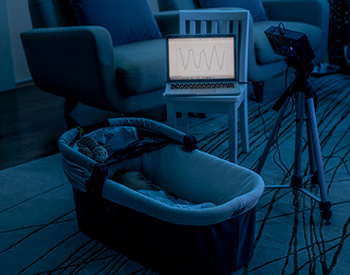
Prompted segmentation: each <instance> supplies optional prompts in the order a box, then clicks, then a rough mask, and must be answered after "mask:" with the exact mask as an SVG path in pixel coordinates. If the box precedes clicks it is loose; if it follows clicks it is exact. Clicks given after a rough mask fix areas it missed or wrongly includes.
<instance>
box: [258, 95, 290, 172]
mask: <svg viewBox="0 0 350 275" xmlns="http://www.w3.org/2000/svg"><path fill="white" fill-rule="evenodd" d="M288 102H289V97H288V99H287V100H286V101H285V102H284V104H283V106H282V108H281V109H280V111H279V115H278V118H277V121H276V123H275V125H274V127H273V129H272V131H271V133H270V136H269V138H268V140H267V143H266V145H265V148H264V152H263V154H262V155H261V158H260V160H259V162H258V165H257V166H256V168H255V172H257V173H258V174H260V173H261V170H262V169H263V166H264V164H265V161H266V158H267V155H268V154H269V151H270V148H271V146H272V144H273V143H274V142H275V137H276V135H277V132H278V129H279V128H280V125H281V122H282V119H283V115H284V113H285V111H286V109H287V106H288Z"/></svg>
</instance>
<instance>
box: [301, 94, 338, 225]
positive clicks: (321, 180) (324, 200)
mask: <svg viewBox="0 0 350 275" xmlns="http://www.w3.org/2000/svg"><path fill="white" fill-rule="evenodd" d="M305 106H306V115H307V117H308V118H309V123H310V133H311V138H312V143H313V147H314V150H315V152H314V156H315V164H316V167H317V181H318V184H319V186H320V192H321V202H320V210H321V218H322V219H324V220H326V224H329V220H330V218H331V216H332V212H331V210H330V208H331V203H330V202H329V201H328V195H327V190H326V180H325V176H324V169H323V161H322V154H321V146H320V140H319V135H318V129H317V122H316V114H315V107H314V101H313V98H312V97H308V98H307V99H306V105H305Z"/></svg>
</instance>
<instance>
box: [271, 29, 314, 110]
mask: <svg viewBox="0 0 350 275" xmlns="http://www.w3.org/2000/svg"><path fill="white" fill-rule="evenodd" d="M265 35H266V37H267V39H268V41H269V43H270V45H271V47H272V49H273V51H274V53H276V54H278V55H282V56H284V57H286V58H285V62H286V63H287V66H288V67H293V68H294V69H295V70H296V72H297V75H296V77H295V79H294V80H293V82H292V84H291V85H290V86H289V87H288V88H287V89H286V91H285V92H284V93H283V94H282V96H281V97H280V98H279V100H278V101H277V102H276V104H275V105H274V106H273V109H274V110H275V111H279V109H280V108H281V106H282V105H283V103H284V101H285V100H286V99H287V97H288V96H290V95H291V94H292V93H293V92H295V90H296V89H298V88H301V87H300V83H304V82H305V81H307V79H308V76H309V74H310V73H311V72H312V70H313V69H314V64H313V63H312V60H313V59H314V58H315V54H314V51H313V49H312V48H311V45H310V42H309V40H308V38H307V36H306V34H304V33H301V32H297V31H292V30H287V29H286V28H285V27H284V25H283V23H280V24H279V25H278V26H277V27H276V26H271V27H270V28H268V29H267V30H265Z"/></svg>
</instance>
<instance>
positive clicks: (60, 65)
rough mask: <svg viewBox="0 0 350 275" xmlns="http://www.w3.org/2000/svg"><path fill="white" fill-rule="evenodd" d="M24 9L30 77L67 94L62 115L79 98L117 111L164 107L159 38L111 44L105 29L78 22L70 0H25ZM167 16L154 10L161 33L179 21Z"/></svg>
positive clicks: (48, 89) (47, 88) (163, 70)
mask: <svg viewBox="0 0 350 275" xmlns="http://www.w3.org/2000/svg"><path fill="white" fill-rule="evenodd" d="M130 5H131V6H133V4H131V3H130ZM29 8H30V15H31V20H32V24H33V29H32V30H29V31H26V32H24V33H22V34H21V39H22V43H23V46H24V50H25V54H26V58H27V62H28V66H29V69H30V73H31V76H32V78H33V81H34V83H35V84H36V85H37V86H38V87H39V88H40V89H41V90H43V91H46V92H49V93H52V94H55V95H58V96H62V97H64V98H66V109H65V115H66V118H67V119H69V118H70V116H69V114H70V112H71V111H72V110H73V108H74V107H75V105H76V104H77V103H78V102H79V103H83V104H87V105H90V106H93V107H97V108H101V109H104V110H110V111H114V112H117V113H121V114H126V113H135V112H139V111H143V110H147V109H150V108H154V107H157V106H161V105H165V102H164V100H163V98H162V93H163V92H164V87H165V82H166V67H165V66H166V64H165V63H166V62H165V42H164V39H163V38H158V39H150V40H145V41H137V42H134V43H129V44H122V45H114V44H113V40H112V37H111V34H110V32H109V31H108V30H107V29H106V28H104V27H101V26H96V25H95V26H90V25H79V24H78V20H77V17H76V13H75V12H74V10H73V8H72V5H71V3H70V0H29ZM152 17H154V16H153V14H152ZM167 18H168V17H167V15H166V13H165V14H159V22H158V25H159V28H160V31H161V32H162V33H163V34H164V35H165V34H166V33H167V31H169V32H174V31H173V30H172V29H171V28H172V26H173V25H176V24H178V22H176V23H175V24H171V23H169V21H168V20H167ZM156 19H157V18H156ZM130 20H135V18H130ZM168 28H169V29H168ZM69 122H71V121H69Z"/></svg>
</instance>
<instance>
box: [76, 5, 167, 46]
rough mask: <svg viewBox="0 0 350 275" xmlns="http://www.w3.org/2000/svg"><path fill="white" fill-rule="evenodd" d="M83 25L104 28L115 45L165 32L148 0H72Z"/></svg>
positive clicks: (153, 36) (150, 37)
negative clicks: (160, 28)
mask: <svg viewBox="0 0 350 275" xmlns="http://www.w3.org/2000/svg"><path fill="white" fill-rule="evenodd" d="M71 3H72V7H73V10H74V12H75V15H76V17H77V19H78V22H79V24H80V25H96V26H102V27H105V28H106V29H107V30H108V31H109V32H110V34H111V36H112V40H113V43H114V45H121V44H127V43H131V42H136V41H142V40H147V39H153V38H160V37H161V36H162V35H161V33H160V31H159V28H158V25H157V23H156V21H155V19H154V16H153V13H152V11H151V8H150V6H149V4H148V1H146V0H132V1H130V0H118V1H115V0H104V1H101V0H71Z"/></svg>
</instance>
